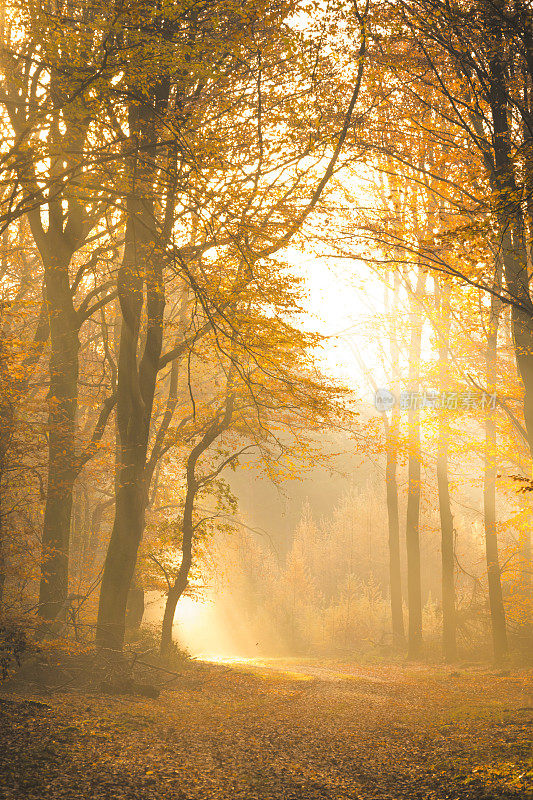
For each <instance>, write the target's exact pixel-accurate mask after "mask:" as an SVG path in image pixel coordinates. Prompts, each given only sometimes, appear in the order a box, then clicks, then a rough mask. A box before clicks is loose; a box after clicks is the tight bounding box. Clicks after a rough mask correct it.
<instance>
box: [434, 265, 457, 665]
mask: <svg viewBox="0 0 533 800" xmlns="http://www.w3.org/2000/svg"><path fill="white" fill-rule="evenodd" d="M434 281H435V294H436V298H435V299H436V301H437V306H438V310H439V312H440V314H439V317H440V327H441V331H440V335H439V391H440V396H441V398H442V397H443V395H444V393H445V392H446V391H447V389H448V362H449V339H450V306H449V289H448V288H447V287H446V286H440V285H439V283H438V278H436V277H435V278H434ZM449 440H450V428H449V425H448V416H447V412H446V409H445V408H443V406H442V402H441V404H440V407H439V443H438V452H437V485H438V492H439V515H440V530H441V560H442V580H441V583H442V649H443V654H444V658H445V660H446V661H448V662H452V661H455V659H456V658H457V640H456V624H457V623H456V608H455V543H454V525H453V514H452V508H451V502H450V483H449V479H448V447H449Z"/></svg>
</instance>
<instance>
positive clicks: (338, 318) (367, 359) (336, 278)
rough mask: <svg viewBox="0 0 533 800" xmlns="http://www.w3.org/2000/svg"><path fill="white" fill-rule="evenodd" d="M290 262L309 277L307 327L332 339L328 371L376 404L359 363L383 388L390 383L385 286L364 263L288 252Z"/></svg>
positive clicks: (328, 347) (323, 358) (324, 359)
mask: <svg viewBox="0 0 533 800" xmlns="http://www.w3.org/2000/svg"><path fill="white" fill-rule="evenodd" d="M287 258H288V260H289V262H290V263H292V264H293V265H294V268H295V270H296V272H297V273H298V274H299V275H302V276H303V277H304V279H305V286H306V295H307V300H308V302H307V311H308V318H307V319H306V320H305V321H304V324H305V327H306V328H309V329H311V330H315V331H318V332H319V333H321V334H323V335H324V336H328V337H331V338H329V339H328V343H327V345H326V346H325V347H324V349H323V352H322V356H321V358H320V362H321V364H322V369H323V371H324V373H325V374H327V375H331V376H332V377H333V378H335V379H337V380H340V381H342V382H343V383H344V384H345V385H347V386H349V387H352V388H353V389H354V390H355V391H356V394H357V396H358V397H359V398H361V399H363V400H365V401H367V402H369V403H372V402H373V396H374V392H373V390H372V389H371V388H370V387H369V383H368V381H367V380H366V379H365V376H364V373H363V370H362V368H361V366H360V363H359V360H361V361H362V362H363V363H364V365H365V366H366V368H367V369H369V370H370V371H371V372H372V373H373V375H374V377H375V380H376V382H377V384H378V386H386V385H387V379H386V376H385V374H384V372H383V367H382V364H381V358H380V353H379V344H380V341H379V340H380V336H379V330H380V324H381V323H380V317H381V315H382V314H383V312H384V292H385V289H384V285H383V283H381V281H379V280H378V278H377V277H376V276H375V275H374V274H373V273H372V271H371V270H370V269H369V268H368V267H367V266H366V265H365V264H364V263H362V262H358V261H344V260H337V261H335V260H334V259H318V258H315V257H313V256H312V255H302V254H301V253H300V252H299V251H297V250H294V249H289V250H288V251H287Z"/></svg>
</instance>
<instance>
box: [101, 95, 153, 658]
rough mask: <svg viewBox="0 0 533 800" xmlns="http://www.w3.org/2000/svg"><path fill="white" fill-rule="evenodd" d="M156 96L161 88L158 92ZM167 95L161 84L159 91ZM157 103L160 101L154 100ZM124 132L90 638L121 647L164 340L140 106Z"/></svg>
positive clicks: (148, 127)
mask: <svg viewBox="0 0 533 800" xmlns="http://www.w3.org/2000/svg"><path fill="white" fill-rule="evenodd" d="M162 91H163V93H164V92H165V87H162ZM166 91H167V96H168V86H167V87H166ZM161 102H162V103H164V98H161ZM129 122H130V131H131V132H132V135H133V136H135V137H136V140H137V152H136V153H134V155H133V156H132V157H131V163H130V165H129V168H130V176H131V181H132V190H131V192H130V194H129V196H128V201H127V212H128V218H127V223H126V235H125V247H124V256H123V260H122V265H121V267H120V270H119V275H118V295H119V300H120V308H121V312H122V324H121V331H120V345H119V359H118V384H117V431H118V439H119V441H118V463H117V466H116V476H115V495H116V503H115V519H114V524H113V530H112V532H111V539H110V541H109V547H108V551H107V555H106V560H105V565H104V572H103V577H102V586H101V590H100V603H99V608H98V620H97V629H96V640H97V642H98V643H99V644H101V645H103V646H105V647H109V648H112V649H118V650H120V649H121V648H122V644H123V641H124V632H125V616H126V607H127V600H128V592H129V588H130V583H131V580H132V577H133V573H134V570H135V565H136V562H137V552H138V549H139V544H140V542H141V538H142V534H143V529H144V518H145V510H146V504H147V494H146V486H145V481H144V470H145V466H146V460H147V450H148V440H149V435H150V423H151V419H152V409H153V403H154V395H155V387H156V380H157V373H158V370H159V358H160V356H161V348H162V342H163V320H164V309H165V295H164V284H163V253H162V251H161V243H160V241H159V238H160V237H159V234H158V230H157V222H156V218H155V211H154V202H153V192H152V189H151V187H152V185H153V181H154V180H155V176H156V172H157V167H156V164H155V162H154V153H155V151H156V146H155V145H156V133H155V130H154V124H155V117H154V114H153V112H152V111H151V110H150V109H148V108H147V107H146V105H141V104H139V105H137V104H132V105H131V106H130V109H129ZM145 287H146V335H145V341H144V349H143V353H142V358H141V359H140V363H138V356H137V353H138V349H139V343H140V329H141V317H142V309H143V304H144V290H145Z"/></svg>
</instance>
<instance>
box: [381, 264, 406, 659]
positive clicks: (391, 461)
mask: <svg viewBox="0 0 533 800" xmlns="http://www.w3.org/2000/svg"><path fill="white" fill-rule="evenodd" d="M398 291H399V280H398V273H397V272H396V271H395V273H394V301H393V315H392V316H393V319H392V322H391V328H390V345H391V362H392V387H391V388H392V391H393V392H394V394H395V396H397V394H398V390H399V352H398V336H397V332H396V329H395V328H393V325H395V324H396V314H397V310H398ZM399 429H400V409H399V408H398V406H397V405H394V406H393V408H392V411H391V419H390V423H389V424H388V425H387V427H386V448H387V462H386V467H385V483H386V490H387V517H388V526H389V581H390V606H391V622H392V640H393V644H394V645H395V646H396V647H400V646H402V645H404V644H405V628H404V621H403V598H402V571H401V560H400V516H399V508H398V481H397V468H398V434H399Z"/></svg>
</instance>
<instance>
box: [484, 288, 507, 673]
mask: <svg viewBox="0 0 533 800" xmlns="http://www.w3.org/2000/svg"><path fill="white" fill-rule="evenodd" d="M499 313H500V303H498V301H497V300H495V299H494V298H493V299H492V302H491V318H490V323H489V331H488V336H487V350H486V355H485V364H486V373H487V390H488V392H489V394H492V393H493V392H494V390H495V376H496V351H497V341H498V326H499ZM497 447H498V444H497V437H496V423H495V421H494V411H493V410H492V409H490V408H487V409H486V412H485V474H484V486H483V508H484V516H485V549H486V557H487V578H488V587H489V606H490V618H491V626H492V641H493V647H494V658H495V660H496V661H497V662H500V661H502V660H503V659H504V658H505V657H506V656H507V653H508V646H507V627H506V622H505V609H504V605H503V595H502V586H501V575H500V562H499V555H498V534H497V522H496V472H497Z"/></svg>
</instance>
